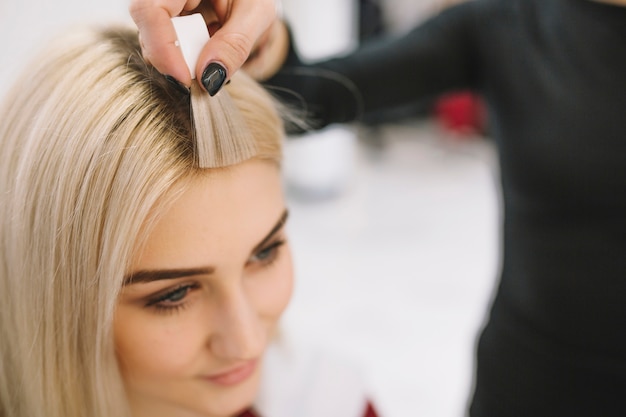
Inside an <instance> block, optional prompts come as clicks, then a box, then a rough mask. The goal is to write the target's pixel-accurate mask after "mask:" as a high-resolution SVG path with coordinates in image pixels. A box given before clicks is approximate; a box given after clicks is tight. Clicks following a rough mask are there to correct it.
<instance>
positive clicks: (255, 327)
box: [209, 290, 267, 360]
mask: <svg viewBox="0 0 626 417" xmlns="http://www.w3.org/2000/svg"><path fill="white" fill-rule="evenodd" d="M218 310H219V313H218V316H217V317H216V319H217V320H216V321H217V323H216V328H215V332H214V333H213V335H212V336H211V338H210V340H209V343H210V348H211V350H212V352H213V354H214V355H216V356H217V357H220V358H222V359H234V360H247V359H254V358H257V357H259V356H260V355H261V354H262V353H263V350H264V349H265V345H266V343H267V340H266V338H267V335H266V331H265V329H264V327H263V323H262V321H261V319H260V317H259V315H258V313H257V311H256V310H255V308H254V306H253V305H252V303H251V302H250V300H249V299H248V297H247V296H246V294H245V293H244V292H243V291H241V290H238V291H234V292H233V293H231V294H228V295H227V296H226V297H224V298H223V300H222V302H221V303H220V308H219V309H218Z"/></svg>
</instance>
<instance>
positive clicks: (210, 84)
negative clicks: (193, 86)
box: [202, 62, 226, 96]
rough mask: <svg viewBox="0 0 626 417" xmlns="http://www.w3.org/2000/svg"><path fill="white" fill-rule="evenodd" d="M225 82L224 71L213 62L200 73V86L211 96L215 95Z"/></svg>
mask: <svg viewBox="0 0 626 417" xmlns="http://www.w3.org/2000/svg"><path fill="white" fill-rule="evenodd" d="M225 80H226V69H225V68H224V67H223V66H221V65H220V64H217V63H215V62H213V63H211V64H209V65H208V66H207V67H206V69H205V70H204V72H203V73H202V85H203V86H204V88H206V91H208V92H209V94H210V95H211V96H214V95H215V94H217V92H218V91H220V88H222V85H223V84H224V81H225Z"/></svg>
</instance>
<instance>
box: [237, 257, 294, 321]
mask: <svg viewBox="0 0 626 417" xmlns="http://www.w3.org/2000/svg"><path fill="white" fill-rule="evenodd" d="M283 251H284V252H283V253H282V254H281V257H280V259H278V260H277V261H276V262H275V263H274V265H272V266H270V268H269V269H268V271H267V272H266V273H264V275H263V276H262V277H258V278H259V279H254V278H253V279H251V280H250V281H249V282H250V283H249V287H248V291H249V293H250V297H251V298H252V299H253V300H254V304H255V305H256V310H257V312H258V313H259V315H260V316H262V317H265V318H269V319H273V320H278V318H280V316H281V315H282V313H283V312H284V311H285V308H287V305H288V304H289V301H290V300H291V295H292V292H293V265H292V260H291V251H290V250H289V248H288V247H286V248H284V249H283Z"/></svg>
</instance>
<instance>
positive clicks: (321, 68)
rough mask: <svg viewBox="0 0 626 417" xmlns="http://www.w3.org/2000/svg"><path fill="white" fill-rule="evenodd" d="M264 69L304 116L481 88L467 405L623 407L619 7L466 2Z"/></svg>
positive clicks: (625, 34)
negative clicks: (482, 307)
mask: <svg viewBox="0 0 626 417" xmlns="http://www.w3.org/2000/svg"><path fill="white" fill-rule="evenodd" d="M268 83H269V84H275V85H283V86H285V87H288V88H292V89H294V90H296V91H298V93H300V94H301V95H302V97H304V99H305V100H306V101H307V102H308V108H309V110H310V111H311V112H312V116H313V117H314V119H315V121H316V123H317V126H323V125H326V124H329V123H334V122H349V121H354V120H358V118H359V117H360V116H361V115H363V114H365V113H368V112H371V111H377V110H381V109H385V108H388V107H390V106H396V105H400V104H407V103H410V102H412V101H416V100H423V99H425V98H428V97H433V96H436V95H439V94H441V93H443V92H446V91H451V90H456V89H460V88H471V89H474V90H475V91H477V92H479V93H480V94H482V95H483V97H484V98H485V99H486V101H487V106H488V111H489V123H490V129H491V130H490V131H491V135H492V136H493V137H494V140H495V143H496V146H497V149H498V155H499V162H500V173H501V185H502V192H503V195H502V199H503V235H502V243H503V248H502V260H501V277H500V282H499V286H498V288H497V293H496V295H495V298H494V301H493V305H492V307H491V312H490V317H489V320H488V321H487V324H486V327H485V328H484V330H483V332H482V334H481V336H480V339H479V343H478V352H477V364H476V369H477V371H476V380H475V392H474V397H473V400H472V405H471V415H472V416H476V417H483V416H492V417H496V416H529V417H530V416H553V417H561V416H562V417H565V416H568V417H572V416H603V417H606V416H625V415H626V7H620V6H611V5H606V4H602V3H596V2H591V1H587V0H476V1H471V2H469V3H464V4H462V5H459V6H456V7H453V8H451V9H448V10H446V11H444V12H442V13H441V14H439V15H437V16H435V17H433V18H432V19H430V20H429V21H427V22H426V23H424V24H423V25H420V26H419V27H417V28H415V29H414V30H413V31H411V32H409V33H408V34H406V35H404V36H402V37H400V38H394V39H381V40H377V41H375V42H372V43H369V44H366V45H364V46H363V47H361V48H360V49H359V50H357V51H356V52H354V53H352V54H350V55H347V56H344V57H340V58H336V59H332V60H329V61H326V62H320V63H316V64H309V65H300V64H294V63H293V61H291V63H290V64H288V65H287V66H286V67H285V69H284V70H283V71H282V72H281V73H279V74H278V75H277V76H276V77H275V78H274V79H272V80H270V81H269V82H268Z"/></svg>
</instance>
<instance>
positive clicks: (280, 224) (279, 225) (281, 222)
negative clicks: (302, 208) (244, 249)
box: [252, 209, 289, 253]
mask: <svg viewBox="0 0 626 417" xmlns="http://www.w3.org/2000/svg"><path fill="white" fill-rule="evenodd" d="M288 217H289V210H287V209H285V210H284V211H283V213H282V214H281V215H280V218H279V219H278V221H277V222H276V224H275V225H274V227H272V230H270V232H269V233H268V234H267V235H266V236H265V237H264V238H263V240H261V242H259V243H258V244H257V245H256V246H255V247H254V249H252V253H255V252H257V251H259V250H260V249H261V248H262V247H263V246H265V244H266V243H267V241H268V240H270V239H271V238H272V237H273V236H274V235H275V234H276V233H277V232H278V231H279V230H280V229H282V228H283V226H284V225H285V223H286V222H287V218H288Z"/></svg>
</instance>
